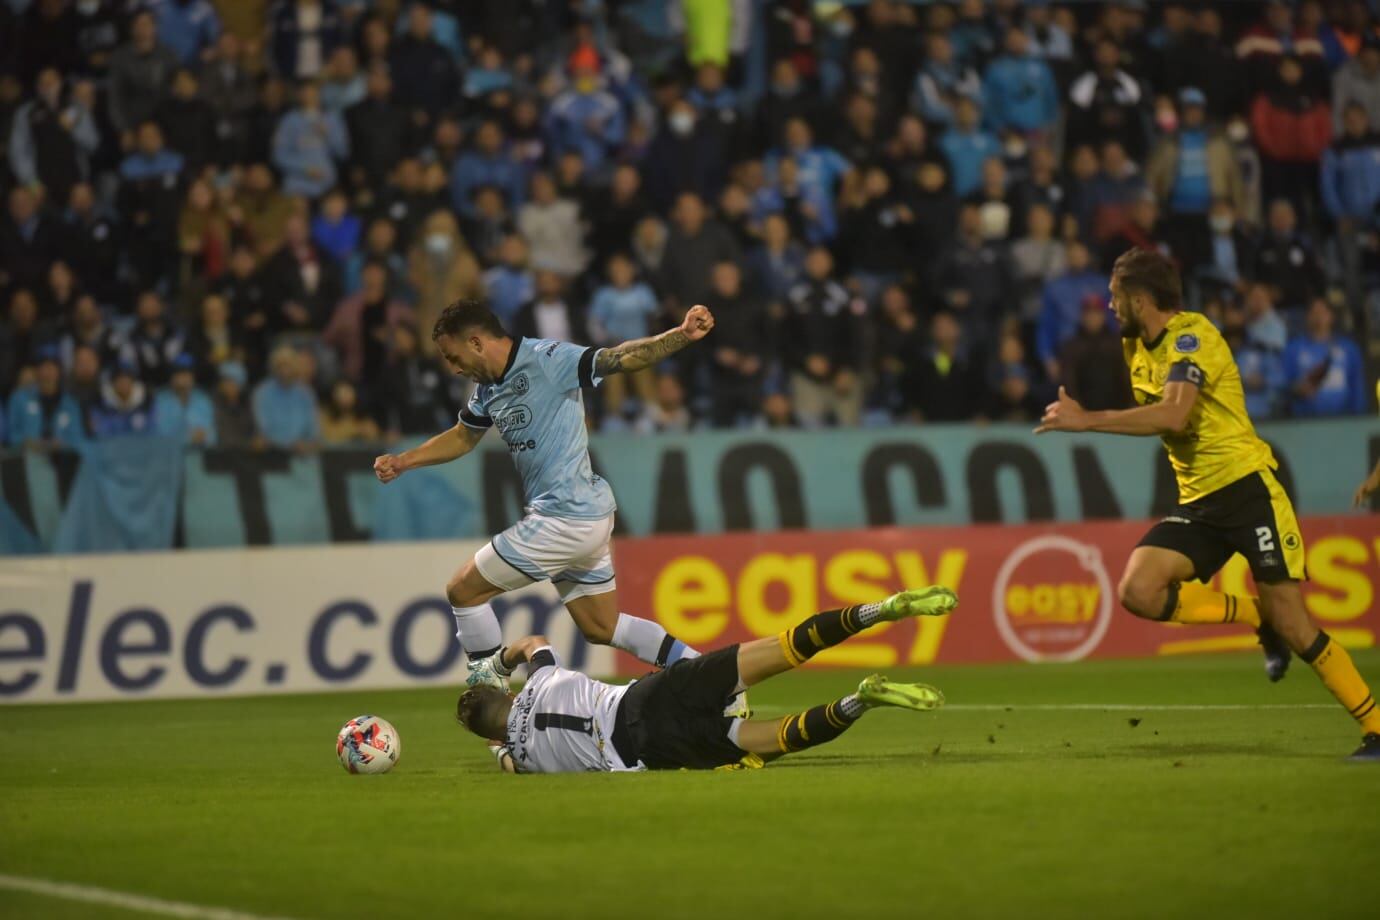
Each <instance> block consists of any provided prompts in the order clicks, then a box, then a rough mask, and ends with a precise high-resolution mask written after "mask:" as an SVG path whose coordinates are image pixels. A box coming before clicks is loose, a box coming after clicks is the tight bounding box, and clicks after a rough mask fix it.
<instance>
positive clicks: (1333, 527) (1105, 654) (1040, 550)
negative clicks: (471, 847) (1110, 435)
mask: <svg viewBox="0 0 1380 920" xmlns="http://www.w3.org/2000/svg"><path fill="white" fill-rule="evenodd" d="M1148 526H1149V525H1147V524H1146V523H1144V522H1124V521H1117V522H1106V523H1085V524H1059V525H1026V526H1018V527H1012V526H1001V525H990V526H975V527H936V528H883V529H874V530H855V531H839V532H830V533H818V532H810V531H784V532H780V533H772V534H760V533H743V534H728V535H723V536H705V537H699V536H688V537H649V538H644V539H628V540H620V541H618V542H617V543H616V547H615V554H616V557H617V568H618V589H619V593H620V601H621V603H622V606H623V609H625V610H634V611H638V612H644V611H647V612H651V613H652V614H653V615H654V616H655V617H656V619H657V620H659V621H660V622H661V624H662V625H663V626H665V627H666V629H667V630H668V631H670V632H671V633H672V634H673V635H675V636H677V637H678V638H680V639H682V640H684V641H685V642H687V643H689V644H690V645H693V646H695V647H697V648H700V649H705V650H707V649H713V648H718V647H720V646H723V645H727V644H729V643H731V642H740V641H745V640H749V639H754V638H758V637H761V636H771V635H775V634H777V633H779V632H780V631H781V630H783V629H786V628H788V627H790V626H793V625H795V624H796V623H798V622H800V621H801V620H803V619H804V618H805V617H807V616H809V615H810V614H812V613H814V612H816V611H818V610H827V609H830V608H833V607H841V606H846V605H848V604H860V603H870V602H872V601H876V600H880V599H881V598H882V597H885V596H886V595H888V594H890V593H892V592H894V591H897V590H899V589H901V588H903V587H914V586H919V585H927V584H932V583H939V584H944V585H948V586H949V587H951V588H953V589H954V590H956V591H957V592H958V595H959V598H960V607H959V609H958V610H957V611H955V612H954V613H953V614H952V615H950V616H947V617H939V618H926V619H918V620H909V621H903V622H900V623H885V624H882V625H880V626H878V627H875V628H873V629H871V630H868V631H866V632H864V633H862V634H861V635H859V636H858V637H856V638H854V639H852V640H850V641H849V642H847V643H846V644H844V645H841V646H838V647H836V648H833V649H828V650H826V651H825V652H824V653H822V654H820V655H817V656H815V657H814V659H812V660H811V662H810V664H811V665H825V666H827V665H834V666H849V667H866V668H884V667H900V666H906V665H924V664H931V663H933V662H936V661H937V662H943V663H952V662H980V661H1005V660H1021V659H1023V660H1026V661H1076V660H1079V659H1082V658H1130V657H1145V656H1151V655H1176V654H1192V653H1199V652H1212V651H1222V650H1230V649H1244V648H1250V647H1253V646H1254V645H1255V634H1254V632H1253V631H1251V630H1250V629H1249V628H1244V627H1241V626H1220V627H1219V626H1211V627H1205V626H1180V625H1177V624H1164V623H1155V622H1151V621H1147V620H1142V619H1139V618H1137V617H1135V616H1132V615H1131V614H1129V613H1127V612H1126V611H1124V610H1122V609H1121V606H1120V604H1119V603H1118V602H1117V598H1116V585H1117V581H1118V580H1119V579H1120V577H1121V570H1122V567H1123V566H1124V565H1125V563H1126V559H1127V557H1128V556H1129V555H1130V553H1131V550H1132V549H1133V548H1134V547H1135V545H1136V543H1137V542H1138V541H1139V540H1140V538H1141V536H1142V535H1143V534H1144V533H1145V531H1146V529H1147V528H1148ZM1302 527H1303V532H1304V539H1305V542H1306V544H1307V552H1308V555H1307V560H1308V571H1309V576H1310V580H1309V581H1308V582H1307V583H1306V584H1305V585H1304V597H1305V600H1306V603H1307V605H1308V610H1309V612H1310V613H1311V614H1312V615H1313V617H1314V618H1315V619H1316V620H1317V621H1318V623H1319V624H1320V625H1322V626H1324V627H1325V628H1326V629H1327V630H1328V632H1330V633H1331V634H1332V635H1333V636H1334V637H1335V638H1336V639H1337V640H1338V641H1340V642H1342V643H1343V644H1345V645H1348V646H1351V647H1368V646H1371V645H1374V644H1375V635H1376V633H1377V632H1380V606H1377V604H1376V590H1377V587H1380V518H1377V517H1376V516H1374V515H1351V516H1337V517H1314V518H1308V519H1305V520H1304V521H1303V522H1302ZM1213 584H1214V585H1215V586H1216V587H1218V588H1220V589H1222V590H1224V591H1227V592H1229V593H1253V587H1252V584H1251V579H1250V572H1249V570H1248V569H1247V566H1246V562H1245V560H1244V559H1243V558H1242V557H1240V556H1234V557H1233V558H1232V560H1231V561H1230V562H1229V563H1228V564H1227V565H1226V567H1225V568H1223V570H1222V571H1221V572H1219V573H1218V575H1217V576H1216V577H1215V578H1214V579H1213ZM644 615H645V614H644ZM619 668H620V669H621V670H622V671H623V672H624V673H640V672H641V671H643V670H645V669H646V666H645V665H643V664H641V663H640V662H638V661H636V660H634V659H633V658H632V657H630V656H627V655H623V654H621V653H620V656H619Z"/></svg>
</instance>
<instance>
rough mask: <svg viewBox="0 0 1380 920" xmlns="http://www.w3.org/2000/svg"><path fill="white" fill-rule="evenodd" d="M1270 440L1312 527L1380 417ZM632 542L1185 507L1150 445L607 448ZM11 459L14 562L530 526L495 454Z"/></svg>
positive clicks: (932, 428) (887, 435)
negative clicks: (394, 471)
mask: <svg viewBox="0 0 1380 920" xmlns="http://www.w3.org/2000/svg"><path fill="white" fill-rule="evenodd" d="M1260 431H1261V435H1262V436H1263V437H1264V438H1265V439H1266V440H1267V441H1269V442H1270V444H1271V445H1272V446H1273V448H1274V450H1275V455H1276V457H1277V458H1278V459H1279V462H1280V472H1279V477H1280V480H1281V481H1282V482H1283V483H1284V485H1285V488H1286V490H1288V492H1289V494H1290V495H1291V496H1292V497H1293V498H1294V501H1295V503H1296V506H1297V510H1298V512H1299V513H1300V514H1308V515H1316V514H1338V513H1343V512H1345V511H1346V510H1347V509H1348V507H1349V504H1350V499H1351V495H1352V493H1353V491H1354V489H1355V487H1356V485H1357V483H1359V482H1360V481H1361V480H1362V479H1363V478H1364V476H1365V474H1366V473H1367V471H1368V470H1369V469H1370V468H1371V466H1373V465H1374V463H1375V462H1376V460H1377V459H1380V420H1377V419H1371V418H1365V419H1357V418H1349V419H1345V420H1333V421H1307V422H1281V423H1275V424H1270V425H1264V426H1262V427H1261V429H1260ZM590 446H591V452H592V454H593V456H594V466H595V469H596V470H598V471H600V472H601V473H602V474H603V475H604V476H605V477H607V478H608V479H609V481H610V482H611V483H612V484H613V488H614V492H615V494H616V495H617V497H618V504H619V515H618V530H617V533H619V534H620V535H636V536H644V535H650V534H666V533H706V534H713V533H725V532H734V531H744V530H761V531H769V530H790V529H799V528H813V529H828V530H837V529H849V528H858V527H873V526H885V525H902V526H924V525H962V524H973V523H1030V522H1040V521H1083V520H1120V519H1130V520H1140V519H1145V518H1149V517H1154V516H1156V515H1159V514H1163V513H1165V512H1166V511H1167V510H1168V509H1169V508H1171V507H1173V505H1174V504H1175V503H1176V501H1177V493H1176V489H1175V484H1174V477H1173V474H1172V472H1171V471H1170V469H1169V465H1168V463H1167V461H1166V459H1165V456H1164V451H1163V449H1162V448H1161V446H1160V444H1159V442H1158V441H1157V440H1156V439H1153V438H1121V437H1114V436H1108V435H1072V436H1069V435H1048V436H1043V437H1035V436H1034V435H1032V434H1031V433H1030V431H1029V429H1028V428H1026V427H1024V426H1011V425H958V426H948V425H924V426H907V427H894V428H878V429H853V430H829V431H792V432H775V431H774V432H771V433H766V432H755V431H744V432H722V431H714V432H693V433H689V434H678V435H663V436H660V437H655V438H647V437H636V436H631V435H604V436H595V437H593V438H591V445H590ZM97 451H98V453H96V454H93V455H92V456H90V457H87V458H83V457H81V456H78V455H77V454H73V453H61V452H60V453H37V452H14V451H10V452H4V453H0V552H3V553H4V554H7V555H19V554H31V553H42V552H52V551H59V552H76V551H98V550H99V551H118V550H125V549H155V548H169V547H193V548H209V547H223V546H268V545H307V544H320V543H352V542H360V541H367V540H383V541H399V540H435V539H463V538H473V537H483V536H488V535H491V534H493V533H496V532H497V531H499V530H502V529H503V528H505V527H507V526H508V525H509V524H511V523H512V522H513V521H514V520H516V519H517V517H518V516H519V515H520V514H521V512H522V492H521V483H520V481H519V479H518V477H517V474H516V471H515V470H514V469H513V465H512V461H511V459H510V458H509V456H508V452H507V451H506V450H503V449H502V446H501V444H500V443H499V441H498V439H497V438H489V439H486V441H485V442H484V445H483V446H481V448H480V449H479V450H477V451H475V452H474V453H473V454H471V455H469V456H466V457H464V458H462V459H460V460H458V461H456V462H454V463H451V464H448V465H446V466H442V467H432V468H429V469H424V470H415V471H413V472H410V473H408V474H406V475H404V476H403V477H402V478H400V479H398V480H397V481H396V482H394V483H391V484H389V485H387V486H383V485H380V484H379V483H378V482H377V481H375V479H374V476H373V461H374V457H375V456H376V455H377V454H378V453H379V452H380V451H379V450H375V449H374V448H372V447H352V448H346V449H327V450H322V451H320V452H316V453H306V454H294V453H289V452H286V451H279V450H268V451H251V450H192V449H189V450H185V451H181V450H177V449H175V448H174V449H169V448H168V447H167V445H166V444H164V443H162V442H157V441H152V440H148V439H142V440H130V441H126V442H111V443H108V444H105V445H99V446H98V447H97Z"/></svg>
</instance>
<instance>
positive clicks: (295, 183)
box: [273, 83, 350, 199]
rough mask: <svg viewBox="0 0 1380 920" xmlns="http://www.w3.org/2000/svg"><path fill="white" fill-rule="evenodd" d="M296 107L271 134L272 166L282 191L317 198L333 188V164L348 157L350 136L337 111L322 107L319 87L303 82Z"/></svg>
mask: <svg viewBox="0 0 1380 920" xmlns="http://www.w3.org/2000/svg"><path fill="white" fill-rule="evenodd" d="M298 101H299V105H298V107H297V108H295V109H293V110H292V111H291V112H288V113H287V114H286V115H284V116H283V120H282V121H280V122H278V129H277V130H276V131H274V132H273V164H274V165H275V166H277V167H278V169H279V170H281V171H282V173H283V191H284V192H286V193H287V194H289V195H305V196H306V197H308V198H312V199H316V198H319V197H321V196H322V195H323V194H325V193H326V191H327V190H328V189H330V188H331V187H332V186H333V185H335V181H336V167H335V164H336V161H337V160H344V159H345V158H346V157H348V156H349V155H350V137H349V135H348V134H347V133H346V132H345V121H344V119H342V118H341V117H340V115H339V113H337V112H327V111H326V110H324V109H322V108H321V88H320V87H319V86H317V85H316V84H315V83H303V84H302V88H301V90H300V91H299V95H298Z"/></svg>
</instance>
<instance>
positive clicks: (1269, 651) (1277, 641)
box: [1255, 626, 1294, 684]
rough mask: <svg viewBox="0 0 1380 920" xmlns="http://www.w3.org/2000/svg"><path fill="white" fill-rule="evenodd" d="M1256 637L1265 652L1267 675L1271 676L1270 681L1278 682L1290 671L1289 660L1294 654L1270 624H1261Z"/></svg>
mask: <svg viewBox="0 0 1380 920" xmlns="http://www.w3.org/2000/svg"><path fill="white" fill-rule="evenodd" d="M1255 637H1256V640H1257V641H1259V642H1260V650H1261V651H1262V652H1264V653H1265V676H1266V677H1268V678H1270V683H1272V684H1273V683H1278V682H1279V681H1281V680H1283V679H1284V675H1285V674H1287V673H1288V672H1289V661H1290V659H1292V658H1293V657H1294V655H1293V653H1292V652H1290V651H1289V646H1287V645H1285V644H1284V640H1283V639H1281V638H1280V637H1279V633H1277V632H1275V631H1274V629H1273V628H1272V627H1270V626H1261V627H1260V628H1259V629H1257V630H1256V631H1255Z"/></svg>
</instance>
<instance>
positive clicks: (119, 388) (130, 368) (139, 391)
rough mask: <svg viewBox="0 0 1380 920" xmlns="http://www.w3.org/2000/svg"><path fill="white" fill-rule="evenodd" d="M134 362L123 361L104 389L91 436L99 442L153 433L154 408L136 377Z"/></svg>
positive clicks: (93, 418)
mask: <svg viewBox="0 0 1380 920" xmlns="http://www.w3.org/2000/svg"><path fill="white" fill-rule="evenodd" d="M136 374H137V369H136V368H135V366H134V363H133V362H131V361H120V362H119V363H118V364H116V365H115V369H114V370H113V371H112V372H111V375H110V379H109V380H107V381H106V383H105V385H104V386H102V387H101V400H100V402H98V403H97V404H96V405H95V406H93V407H92V409H91V434H92V436H93V437H95V438H97V439H98V440H104V439H105V438H117V437H121V436H124V435H147V434H152V433H153V406H152V404H151V403H150V401H149V396H148V389H147V388H146V387H145V386H144V384H143V382H142V381H140V380H139V379H138V377H137V376H136Z"/></svg>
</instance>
